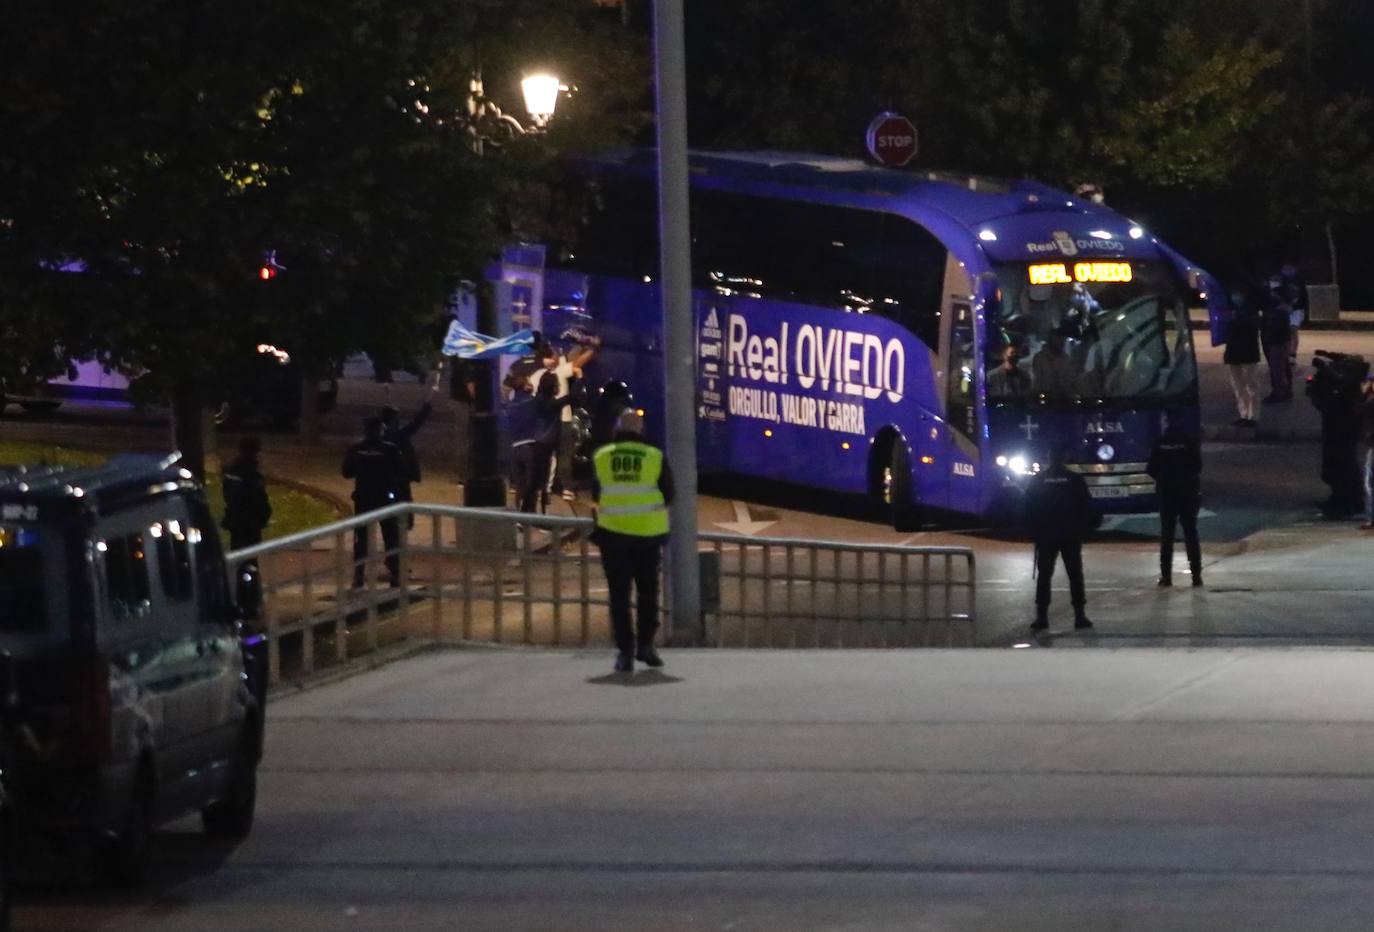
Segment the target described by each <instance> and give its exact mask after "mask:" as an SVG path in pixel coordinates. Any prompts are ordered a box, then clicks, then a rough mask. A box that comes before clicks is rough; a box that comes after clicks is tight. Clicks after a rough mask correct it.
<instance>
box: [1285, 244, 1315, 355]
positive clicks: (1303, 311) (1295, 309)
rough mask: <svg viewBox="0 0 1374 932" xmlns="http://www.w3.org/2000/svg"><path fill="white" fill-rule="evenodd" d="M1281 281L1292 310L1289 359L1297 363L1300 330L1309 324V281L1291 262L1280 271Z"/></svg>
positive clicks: (1290, 315)
mask: <svg viewBox="0 0 1374 932" xmlns="http://www.w3.org/2000/svg"><path fill="white" fill-rule="evenodd" d="M1279 279H1280V281H1281V282H1282V284H1283V291H1284V295H1285V297H1286V298H1287V300H1288V306H1289V308H1290V310H1289V312H1288V335H1289V339H1288V358H1289V359H1290V360H1292V361H1294V362H1296V361H1297V358H1298V334H1299V330H1300V329H1301V328H1302V325H1303V324H1305V323H1307V311H1308V307H1309V299H1308V297H1307V280H1306V279H1305V278H1303V275H1302V273H1301V272H1299V271H1298V267H1297V266H1296V265H1294V264H1293V263H1291V262H1285V263H1284V264H1283V268H1281V269H1279Z"/></svg>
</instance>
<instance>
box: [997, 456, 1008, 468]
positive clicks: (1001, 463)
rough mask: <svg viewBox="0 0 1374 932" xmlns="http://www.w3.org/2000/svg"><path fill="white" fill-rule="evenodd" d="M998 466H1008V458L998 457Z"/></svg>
mask: <svg viewBox="0 0 1374 932" xmlns="http://www.w3.org/2000/svg"><path fill="white" fill-rule="evenodd" d="M997 465H998V466H1006V465H1007V458H1006V457H1005V456H999V457H997Z"/></svg>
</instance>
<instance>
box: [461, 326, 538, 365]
mask: <svg viewBox="0 0 1374 932" xmlns="http://www.w3.org/2000/svg"><path fill="white" fill-rule="evenodd" d="M533 346H534V333H533V332H531V331H529V330H517V331H516V332H515V333H512V334H511V335H510V336H508V337H489V336H486V335H485V334H481V333H478V332H477V331H476V330H469V329H468V328H467V327H464V326H463V325H462V323H460V322H459V321H457V320H455V321H453V322H451V323H450V324H449V325H448V333H447V334H445V336H444V345H443V348H442V350H441V351H442V352H443V354H444V355H445V356H457V357H458V358H459V359H494V358H496V357H497V356H522V355H524V354H525V353H528V352H529V351H530V349H531V348H533Z"/></svg>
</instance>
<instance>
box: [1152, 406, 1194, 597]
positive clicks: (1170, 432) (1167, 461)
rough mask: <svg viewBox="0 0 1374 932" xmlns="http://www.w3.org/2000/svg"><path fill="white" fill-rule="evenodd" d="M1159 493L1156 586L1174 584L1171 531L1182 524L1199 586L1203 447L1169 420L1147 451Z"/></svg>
mask: <svg viewBox="0 0 1374 932" xmlns="http://www.w3.org/2000/svg"><path fill="white" fill-rule="evenodd" d="M1145 471H1146V472H1147V473H1149V474H1150V478H1151V479H1153V480H1154V481H1155V490H1156V491H1157V492H1158V493H1159V584H1160V585H1161V586H1172V585H1173V584H1174V574H1173V568H1174V530H1175V526H1176V525H1178V524H1182V525H1183V546H1184V548H1185V549H1186V550H1187V551H1188V568H1189V569H1190V570H1192V573H1193V585H1194V586H1201V585H1202V547H1201V545H1199V544H1198V538H1197V513H1198V508H1199V507H1200V506H1201V504H1202V487H1201V482H1200V477H1201V476H1202V448H1201V446H1200V445H1199V443H1198V441H1197V440H1196V439H1195V438H1193V437H1189V436H1188V435H1187V434H1185V433H1184V432H1183V431H1182V430H1181V429H1179V427H1178V425H1177V424H1175V423H1173V421H1172V420H1171V421H1170V423H1169V426H1168V427H1167V428H1166V429H1165V431H1164V433H1163V434H1162V435H1160V438H1159V439H1158V440H1156V441H1155V445H1154V449H1153V450H1151V451H1150V462H1149V464H1148V465H1146V467H1145Z"/></svg>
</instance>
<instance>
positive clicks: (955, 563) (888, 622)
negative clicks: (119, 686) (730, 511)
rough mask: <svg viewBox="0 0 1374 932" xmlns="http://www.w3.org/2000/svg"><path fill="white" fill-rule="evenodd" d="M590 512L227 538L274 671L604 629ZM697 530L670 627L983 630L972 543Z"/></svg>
mask: <svg viewBox="0 0 1374 932" xmlns="http://www.w3.org/2000/svg"><path fill="white" fill-rule="evenodd" d="M381 521H397V522H398V523H399V526H400V530H401V533H400V535H399V540H400V543H399V545H398V546H397V547H396V548H395V549H394V550H383V549H382V548H380V547H379V546H378V545H379V543H380V541H379V539H378V538H379V536H380V535H379V534H378V528H379V522H381ZM412 525H413V526H412ZM592 526H593V525H592V521H591V519H589V518H572V517H556V516H551V515H530V514H521V513H518V512H512V511H506V510H501V509H484V508H456V507H449V506H443V505H427V504H412V503H407V504H399V505H393V506H390V507H388V508H385V509H382V510H379V511H375V512H371V513H369V514H367V515H364V516H358V517H354V518H349V519H347V520H344V521H339V522H336V523H334V524H329V525H325V526H323V527H320V528H318V529H315V530H311V531H305V532H302V533H299V534H294V535H291V536H289V537H284V538H280V539H278V540H274V541H270V542H268V543H264V544H259V545H257V546H254V547H249V548H246V549H243V550H239V551H235V552H233V553H231V554H229V565H230V568H231V572H232V573H234V574H235V576H237V575H238V574H239V573H240V572H241V571H242V569H243V568H244V567H245V566H247V565H251V566H254V567H256V570H257V579H258V587H259V591H260V608H259V611H258V612H257V614H258V618H257V619H256V621H255V622H254V624H255V626H257V627H258V628H260V630H261V634H262V635H263V636H264V639H265V641H266V645H267V672H268V681H269V683H272V684H276V683H278V682H281V681H282V680H283V679H294V678H304V677H308V676H310V675H312V674H315V673H318V672H321V671H323V670H326V669H329V668H332V667H339V666H341V665H344V664H347V663H349V662H350V661H352V660H354V659H356V658H359V657H361V656H366V655H371V654H374V653H375V652H377V651H378V650H381V649H383V648H387V647H388V646H389V645H392V644H396V643H398V642H402V641H411V642H433V643H444V642H485V643H494V644H502V643H508V644H529V645H547V646H557V645H568V646H581V645H589V644H609V643H610V630H609V622H608V601H607V596H606V586H605V578H604V575H603V573H602V570H601V566H600V560H599V553H598V551H597V548H596V546H595V545H594V544H593V543H591V541H590V539H589V536H588V535H589V533H590V531H591V530H592ZM358 531H361V532H362V533H363V534H365V535H366V537H367V541H368V547H367V554H366V556H363V557H355V553H354V536H355V532H358ZM699 540H700V552H701V558H702V561H703V570H704V573H703V578H704V580H705V582H704V583H703V590H705V591H704V592H703V596H704V597H703V609H704V611H703V618H702V619H700V620H699V622H698V623H696V624H688V623H685V622H684V621H678V622H677V624H676V625H675V624H674V622H675V619H673V618H672V617H671V614H670V613H668V612H666V611H665V613H664V626H663V639H664V640H665V641H667V642H673V643H704V644H710V645H718V646H742V647H888V646H961V645H969V646H971V645H973V644H974V643H976V630H975V626H976V612H975V594H976V572H975V563H974V555H973V551H972V550H970V549H969V548H967V547H903V546H891V545H878V544H850V543H842V542H838V541H822V540H803V539H791V538H759V537H744V536H741V535H735V534H714V533H705V534H701V535H699ZM388 558H390V559H391V560H392V562H393V564H394V565H395V566H396V568H397V576H398V579H397V580H395V581H393V580H391V579H390V578H389V576H390V573H389V572H388V570H387V561H388ZM393 582H394V583H395V584H394V585H393ZM355 583H361V584H360V585H355ZM665 601H666V600H665Z"/></svg>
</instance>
